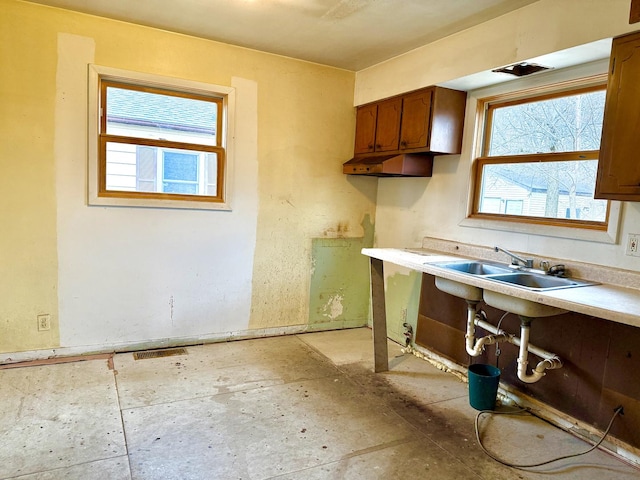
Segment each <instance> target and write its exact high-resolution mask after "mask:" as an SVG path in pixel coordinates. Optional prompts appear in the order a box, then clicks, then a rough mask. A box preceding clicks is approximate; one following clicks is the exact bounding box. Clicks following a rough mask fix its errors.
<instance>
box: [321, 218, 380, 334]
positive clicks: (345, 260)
mask: <svg viewBox="0 0 640 480" xmlns="http://www.w3.org/2000/svg"><path fill="white" fill-rule="evenodd" d="M361 225H362V227H363V230H364V235H363V236H362V237H356V238H345V237H338V238H314V239H312V246H311V284H310V302H309V324H310V325H313V327H314V328H326V327H328V326H333V327H334V328H342V327H355V326H363V325H366V324H367V321H368V319H369V291H370V288H369V259H368V258H367V257H365V256H364V255H362V253H360V251H361V250H362V249H363V248H366V247H371V246H372V245H373V224H372V223H371V220H370V217H369V216H368V215H366V216H365V218H364V220H363V222H362V224H361ZM335 230H336V232H338V231H340V232H341V234H342V233H343V232H345V231H347V228H345V224H343V223H340V224H339V228H336V229H335Z"/></svg>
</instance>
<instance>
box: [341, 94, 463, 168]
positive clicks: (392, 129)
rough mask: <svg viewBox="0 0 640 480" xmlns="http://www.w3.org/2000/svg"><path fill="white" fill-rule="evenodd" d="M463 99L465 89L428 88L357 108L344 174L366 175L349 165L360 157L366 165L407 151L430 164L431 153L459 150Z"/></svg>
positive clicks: (441, 153) (437, 153) (455, 152)
mask: <svg viewBox="0 0 640 480" xmlns="http://www.w3.org/2000/svg"><path fill="white" fill-rule="evenodd" d="M466 98H467V94H466V92H461V91H458V90H451V89H448V88H442V87H428V88H423V89H420V90H416V91H413V92H409V93H406V94H403V95H398V96H395V97H390V98H387V99H384V100H380V101H378V102H375V103H369V104H366V105H362V106H360V107H358V109H357V112H356V135H355V147H354V158H353V159H352V160H351V161H350V162H348V163H349V164H350V166H349V167H348V168H347V167H346V166H345V168H344V169H343V171H344V173H350V174H354V173H356V174H358V173H360V174H365V175H366V174H367V173H366V170H365V169H361V170H362V171H357V169H354V168H353V165H354V164H357V163H358V159H362V158H367V159H368V160H367V162H368V163H369V164H370V163H371V162H375V159H376V157H380V161H381V162H382V161H384V160H383V159H382V157H383V156H389V154H395V155H399V154H406V153H410V154H418V155H422V156H424V160H425V163H430V162H431V161H432V159H433V156H434V155H443V154H458V153H460V151H461V147H462V127H463V123H464V111H465V104H466ZM424 171H425V172H428V174H427V173H425V174H424V176H430V175H431V170H430V169H424ZM394 174H395V175H403V172H402V171H398V172H394Z"/></svg>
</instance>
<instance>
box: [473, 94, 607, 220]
mask: <svg viewBox="0 0 640 480" xmlns="http://www.w3.org/2000/svg"><path fill="white" fill-rule="evenodd" d="M604 101H605V90H604V86H603V87H601V88H598V89H590V90H588V91H581V92H572V93H565V94H562V95H554V96H551V97H550V96H547V97H545V98H540V99H529V100H527V101H518V102H504V103H502V104H501V103H494V104H492V105H490V106H489V108H488V112H487V131H486V135H487V139H486V140H487V141H486V142H485V153H484V156H483V157H482V158H481V159H479V168H480V169H481V171H480V174H481V185H480V195H479V201H478V202H477V206H476V208H477V212H478V213H488V214H503V215H514V213H513V212H514V209H513V208H510V209H509V210H510V211H507V205H509V204H511V205H514V202H516V201H517V202H521V203H519V204H518V205H520V204H521V205H522V209H521V210H522V211H521V213H515V215H521V216H524V217H538V218H549V219H568V220H580V221H583V222H600V223H601V222H606V219H607V208H608V202H607V201H605V200H595V199H594V198H593V195H594V190H595V179H596V171H597V166H598V160H597V154H598V150H599V148H600V137H601V133H602V118H603V112H604Z"/></svg>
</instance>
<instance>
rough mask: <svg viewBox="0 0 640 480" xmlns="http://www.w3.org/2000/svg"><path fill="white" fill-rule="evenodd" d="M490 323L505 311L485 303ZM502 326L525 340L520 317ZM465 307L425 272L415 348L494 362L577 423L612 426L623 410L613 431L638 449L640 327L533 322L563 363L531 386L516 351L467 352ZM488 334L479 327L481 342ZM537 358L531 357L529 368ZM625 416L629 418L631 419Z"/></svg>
mask: <svg viewBox="0 0 640 480" xmlns="http://www.w3.org/2000/svg"><path fill="white" fill-rule="evenodd" d="M479 308H480V309H482V310H484V311H485V312H486V314H487V318H488V320H489V322H490V323H492V324H494V325H496V324H497V322H498V321H499V320H500V318H501V317H502V316H503V315H504V312H502V311H500V310H497V309H494V308H492V307H489V306H487V305H485V304H484V303H480V304H479ZM501 328H503V329H504V330H506V331H507V332H510V333H513V334H516V335H518V336H519V331H520V320H519V319H518V317H517V316H516V315H513V314H509V315H507V316H506V317H504V318H503V320H502V323H501ZM465 330H466V302H465V301H464V300H463V299H461V298H457V297H454V296H452V295H448V294H446V293H444V292H441V291H440V290H438V289H437V288H436V287H435V282H434V277H433V276H432V275H426V274H425V275H424V276H423V281H422V291H421V296H420V308H419V315H418V325H417V329H416V343H417V344H418V345H421V346H423V347H425V348H428V349H430V350H434V351H436V352H437V353H439V354H441V355H443V356H445V357H447V358H450V359H452V360H454V361H455V362H457V363H459V364H460V365H468V364H469V363H489V364H491V365H496V364H497V365H498V366H499V368H500V369H501V370H502V374H501V381H503V382H505V383H506V384H508V385H511V386H513V387H515V388H516V389H518V390H520V391H522V392H523V393H526V394H527V395H529V396H531V397H533V398H536V399H538V400H540V401H542V402H544V403H546V404H548V405H550V406H551V407H553V408H555V409H558V410H560V411H562V412H565V413H567V414H569V415H571V416H573V417H575V418H577V419H579V420H582V421H584V422H586V423H588V424H591V425H594V426H595V427H597V428H599V429H604V428H606V426H607V424H608V422H609V420H610V418H611V415H612V414H613V409H614V408H615V407H616V406H618V405H623V406H624V408H625V416H624V417H623V419H622V420H618V421H617V422H616V423H617V425H616V427H615V429H614V431H613V434H614V435H615V436H616V437H617V438H619V439H621V440H623V441H625V442H627V443H628V444H630V445H632V446H634V447H636V448H640V433H639V432H640V413H637V412H640V328H635V327H631V326H628V325H622V324H617V323H613V322H610V321H607V320H603V319H600V318H595V317H590V316H587V315H582V314H578V313H571V312H570V313H566V314H564V315H558V316H555V317H549V318H540V319H535V320H534V321H533V323H532V326H531V338H530V340H531V343H532V344H534V345H536V346H537V347H540V348H543V349H545V350H547V351H551V352H554V353H556V354H557V355H558V356H559V357H560V358H561V359H562V362H563V364H564V366H563V368H562V369H559V370H550V371H548V372H547V375H545V376H544V377H543V378H542V379H541V380H540V381H539V382H537V383H533V384H525V383H523V382H522V381H521V380H519V379H518V377H517V371H516V365H517V363H516V360H517V357H518V348H517V347H516V346H515V345H511V344H502V345H500V351H501V353H500V356H499V358H496V356H495V351H496V350H495V346H493V345H492V346H489V347H487V349H486V351H485V352H484V353H483V355H482V356H480V357H476V358H471V357H469V356H468V355H467V353H466V350H465V347H464V341H465V339H464V334H465ZM481 335H483V332H482V331H481V330H479V329H478V330H477V333H476V337H477V338H478V337H480V336H481ZM538 361H539V359H538V358H537V357H536V356H535V355H531V354H530V355H529V368H532V366H535V364H536V363H537V362H538ZM627 411H629V412H630V413H631V414H629V415H627V413H626V412H627Z"/></svg>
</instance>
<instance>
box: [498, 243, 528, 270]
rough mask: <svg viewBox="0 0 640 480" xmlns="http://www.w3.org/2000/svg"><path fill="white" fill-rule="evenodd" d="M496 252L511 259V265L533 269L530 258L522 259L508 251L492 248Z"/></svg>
mask: <svg viewBox="0 0 640 480" xmlns="http://www.w3.org/2000/svg"><path fill="white" fill-rule="evenodd" d="M494 249H495V251H496V252H504V253H506V254H507V255H509V256H510V257H511V265H518V266H522V267H526V268H533V259H532V258H522V257H520V256H518V255H516V254H515V253H511V252H510V251H509V250H505V249H504V248H500V247H494Z"/></svg>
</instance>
